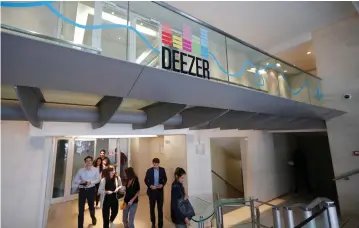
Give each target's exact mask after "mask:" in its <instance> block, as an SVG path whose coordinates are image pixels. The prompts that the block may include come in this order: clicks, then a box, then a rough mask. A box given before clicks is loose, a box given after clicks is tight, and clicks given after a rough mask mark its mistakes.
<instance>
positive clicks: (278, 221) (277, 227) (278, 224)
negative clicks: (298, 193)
mask: <svg viewBox="0 0 359 228" xmlns="http://www.w3.org/2000/svg"><path fill="white" fill-rule="evenodd" d="M272 212H273V228H282V218H281V214H280V209H279V208H278V207H273V208H272Z"/></svg>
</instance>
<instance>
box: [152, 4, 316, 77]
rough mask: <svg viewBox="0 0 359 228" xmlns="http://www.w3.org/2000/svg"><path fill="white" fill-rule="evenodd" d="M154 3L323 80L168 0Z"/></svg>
mask: <svg viewBox="0 0 359 228" xmlns="http://www.w3.org/2000/svg"><path fill="white" fill-rule="evenodd" d="M153 3H156V4H157V5H159V6H162V7H163V8H165V9H167V10H169V11H172V12H174V13H176V14H179V15H181V16H183V17H185V18H187V19H189V20H191V21H194V22H195V23H197V24H200V25H202V26H204V27H207V28H209V29H211V30H213V31H215V32H217V33H219V34H221V35H223V36H225V37H227V38H230V39H232V40H234V41H236V42H238V43H241V44H243V45H244V46H247V47H249V48H251V49H253V50H255V51H258V52H260V53H262V54H264V55H267V56H268V57H270V58H273V59H275V60H277V61H280V62H282V63H284V64H287V65H288V66H290V67H292V68H294V69H297V70H299V71H300V72H303V73H306V74H308V75H310V76H312V77H314V78H316V79H319V80H322V79H321V78H319V77H318V76H315V75H313V74H311V73H309V72H307V71H304V70H303V69H300V68H299V67H297V66H294V65H293V64H291V63H288V62H287V61H284V60H282V59H280V58H278V57H276V56H274V55H271V54H269V53H268V52H266V51H263V50H261V49H259V48H257V47H255V46H253V45H251V44H249V43H247V42H245V41H243V40H241V39H238V38H237V37H235V36H232V35H231V34H228V33H226V32H224V31H222V30H220V29H218V28H216V27H214V26H213V25H210V24H208V23H206V22H204V21H202V20H200V19H198V18H196V17H194V16H191V15H189V14H187V13H185V12H183V11H181V10H179V9H177V8H176V7H174V6H172V5H170V4H168V3H166V2H163V1H153Z"/></svg>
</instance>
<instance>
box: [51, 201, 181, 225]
mask: <svg viewBox="0 0 359 228" xmlns="http://www.w3.org/2000/svg"><path fill="white" fill-rule="evenodd" d="M85 210H86V211H85V222H84V227H85V228H86V227H94V228H95V227H98V228H99V227H103V222H102V211H101V209H96V218H97V224H96V226H93V225H90V223H91V217H90V214H89V211H88V209H87V207H86V209H85ZM149 210H150V209H149V204H148V198H147V197H146V196H141V197H140V200H139V205H138V209H137V213H136V217H135V227H136V228H149V227H151V226H150V225H151V222H150V215H149ZM77 214H78V211H77V200H74V201H70V202H65V203H59V204H55V205H51V207H50V210H49V215H48V222H47V226H46V227H47V228H65V227H66V228H76V227H77ZM114 224H115V228H123V225H122V211H121V210H120V211H119V213H118V215H117V218H116V220H115V222H114ZM172 227H174V226H173V225H172V224H171V223H170V222H168V221H167V220H166V221H164V228H172Z"/></svg>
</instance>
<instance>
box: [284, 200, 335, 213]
mask: <svg viewBox="0 0 359 228" xmlns="http://www.w3.org/2000/svg"><path fill="white" fill-rule="evenodd" d="M326 202H331V200H330V199H328V198H322V197H318V198H315V199H314V200H312V202H310V203H309V204H304V203H296V204H293V205H290V206H285V207H284V208H288V209H294V208H300V209H302V210H304V211H307V210H312V209H313V208H315V207H316V206H320V205H321V204H323V203H326Z"/></svg>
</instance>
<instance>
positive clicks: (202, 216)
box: [189, 197, 215, 226]
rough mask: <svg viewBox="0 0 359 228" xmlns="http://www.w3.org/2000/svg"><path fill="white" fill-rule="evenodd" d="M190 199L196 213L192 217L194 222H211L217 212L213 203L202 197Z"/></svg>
mask: <svg viewBox="0 0 359 228" xmlns="http://www.w3.org/2000/svg"><path fill="white" fill-rule="evenodd" d="M189 201H190V202H191V205H192V206H193V209H194V211H195V213H196V215H195V216H194V217H193V218H192V220H193V221H192V223H195V224H197V223H199V222H200V221H204V222H205V224H207V223H210V222H211V220H212V219H213V216H214V214H215V208H214V205H213V203H211V202H209V201H207V200H205V199H203V198H201V197H189ZM196 226H197V225H196Z"/></svg>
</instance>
